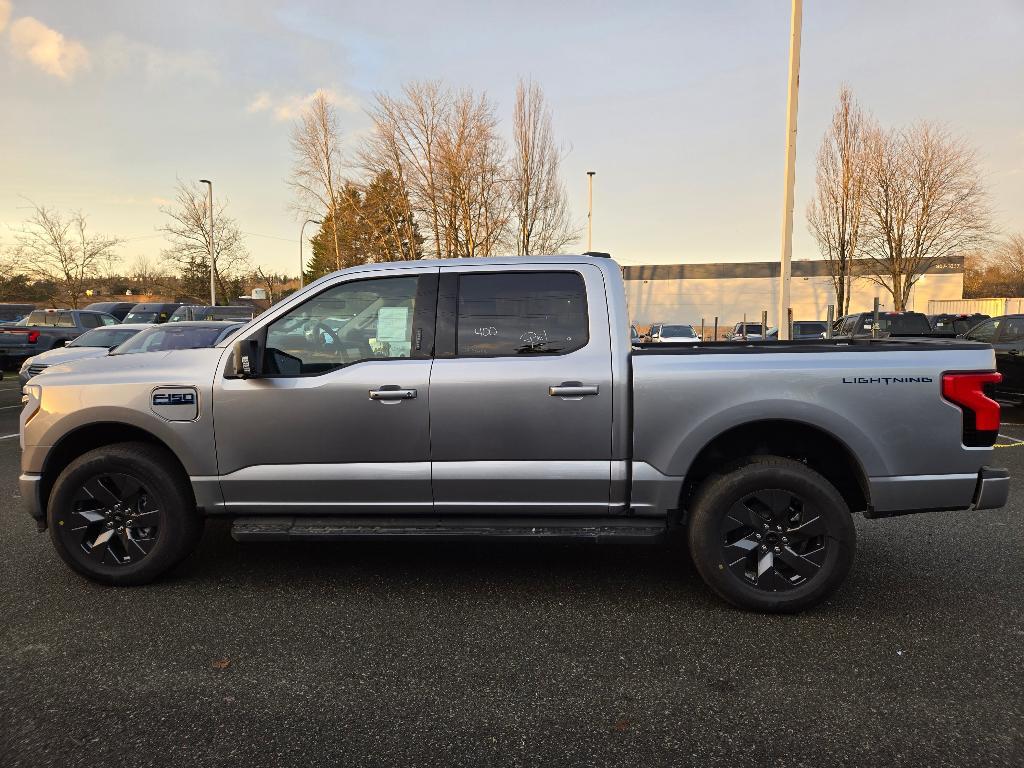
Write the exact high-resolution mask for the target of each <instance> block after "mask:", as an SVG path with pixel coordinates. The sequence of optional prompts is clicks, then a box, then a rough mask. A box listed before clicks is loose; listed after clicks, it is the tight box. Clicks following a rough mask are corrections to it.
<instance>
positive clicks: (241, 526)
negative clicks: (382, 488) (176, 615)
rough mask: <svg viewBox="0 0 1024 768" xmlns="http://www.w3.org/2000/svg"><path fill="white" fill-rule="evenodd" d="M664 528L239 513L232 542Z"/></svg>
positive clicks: (647, 522) (589, 521)
mask: <svg viewBox="0 0 1024 768" xmlns="http://www.w3.org/2000/svg"><path fill="white" fill-rule="evenodd" d="M663 533H665V520H664V519H660V520H659V519H643V518H622V519H617V518H608V517H601V518H578V517H577V518H487V517H474V518H458V517H445V518H438V517H429V518H423V517H376V516H374V517H370V516H367V517H239V518H236V519H235V521H234V523H233V524H232V526H231V536H232V537H233V538H234V539H235V541H347V540H354V539H380V538H399V537H404V538H431V539H465V538H498V539H606V538H615V539H636V538H641V539H647V538H653V537H656V536H660V535H661V534H663Z"/></svg>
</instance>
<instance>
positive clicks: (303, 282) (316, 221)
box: [299, 219, 323, 289]
mask: <svg viewBox="0 0 1024 768" xmlns="http://www.w3.org/2000/svg"><path fill="white" fill-rule="evenodd" d="M307 224H323V222H322V221H320V219H306V220H305V221H304V222H302V229H300V230H299V288H300V289H301V288H304V287H305V285H306V272H305V262H304V261H303V260H302V241H303V240H305V239H306V225H307Z"/></svg>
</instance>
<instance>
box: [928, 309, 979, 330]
mask: <svg viewBox="0 0 1024 768" xmlns="http://www.w3.org/2000/svg"><path fill="white" fill-rule="evenodd" d="M988 319H989V315H983V314H981V313H980V312H975V313H974V314H968V313H961V314H942V315H928V322H929V323H931V326H932V330H933V331H935V332H936V333H953V334H956V335H957V336H962V335H963V334H965V333H967V332H968V331H969V330H971V328H973V327H974V326H976V325H977V324H978V323H980V322H982V321H983V320H988Z"/></svg>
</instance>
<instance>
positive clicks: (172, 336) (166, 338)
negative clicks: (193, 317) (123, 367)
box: [117, 324, 224, 355]
mask: <svg viewBox="0 0 1024 768" xmlns="http://www.w3.org/2000/svg"><path fill="white" fill-rule="evenodd" d="M223 331H224V329H223V327H220V326H198V327H197V326H194V325H191V326H188V325H174V326H168V325H166V324H164V325H159V326H156V327H155V328H151V329H147V330H145V331H140V332H139V333H138V334H136V335H135V336H133V337H132V338H130V339H128V341H126V342H125V343H124V344H122V345H121V346H119V347H118V348H117V354H119V355H129V354H133V353H135V352H165V351H168V350H172V349H198V348H200V347H212V346H213V344H214V342H216V341H217V337H218V336H220V334H221V333H222V332H223Z"/></svg>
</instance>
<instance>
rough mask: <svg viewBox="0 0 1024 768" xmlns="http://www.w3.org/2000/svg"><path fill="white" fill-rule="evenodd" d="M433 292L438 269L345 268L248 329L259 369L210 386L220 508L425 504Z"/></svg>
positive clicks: (368, 508)
mask: <svg viewBox="0 0 1024 768" xmlns="http://www.w3.org/2000/svg"><path fill="white" fill-rule="evenodd" d="M374 274H376V275H378V276H374ZM436 293H437V270H436V269H433V270H431V271H429V272H427V273H424V272H422V271H420V272H419V273H414V274H409V273H408V272H406V273H405V274H403V273H402V272H398V273H397V274H396V273H395V272H389V273H388V276H383V273H369V276H367V275H349V276H347V278H346V280H345V281H343V282H337V283H334V284H333V285H329V286H326V287H325V288H324V289H323V290H322V291H320V292H319V293H317V294H316V295H314V296H312V297H311V298H309V299H307V300H306V301H304V302H303V303H301V304H299V305H297V306H296V307H294V308H292V309H291V310H290V311H288V312H286V313H284V314H282V315H279V316H277V317H275V318H273V319H272V320H270V321H269V322H267V323H265V324H264V325H263V326H262V327H260V328H259V329H258V330H257V331H255V332H254V335H257V336H260V337H261V338H263V339H265V341H264V347H265V352H264V355H263V361H262V366H261V367H262V371H261V373H262V375H261V376H260V377H258V378H251V379H235V378H228V377H226V376H224V375H223V372H222V373H221V374H220V375H219V376H218V380H217V382H216V384H215V388H214V428H215V430H216V435H217V460H218V466H219V470H220V481H221V488H222V491H223V495H224V501H225V504H226V506H227V508H228V511H230V512H233V513H257V514H258V513H264V514H292V513H308V514H325V515H329V514H348V513H359V514H362V513H382V512H384V513H387V512H412V513H416V512H429V511H430V510H431V507H432V503H431V490H430V443H429V433H428V428H429V398H428V387H429V384H430V367H431V358H430V350H431V346H432V336H433V327H434V308H435V300H436ZM225 357H226V358H227V357H230V355H225Z"/></svg>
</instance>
